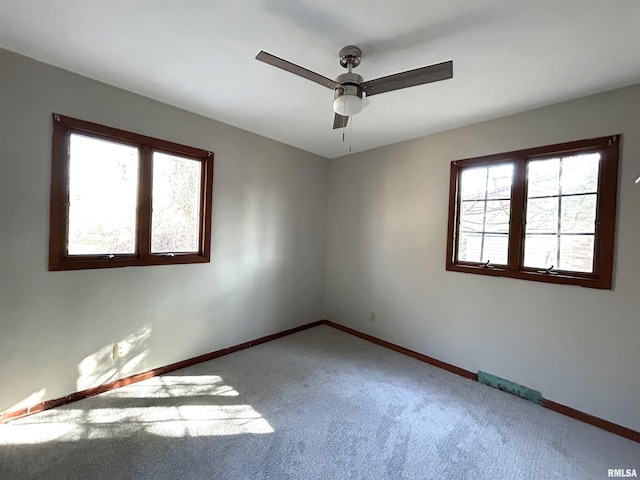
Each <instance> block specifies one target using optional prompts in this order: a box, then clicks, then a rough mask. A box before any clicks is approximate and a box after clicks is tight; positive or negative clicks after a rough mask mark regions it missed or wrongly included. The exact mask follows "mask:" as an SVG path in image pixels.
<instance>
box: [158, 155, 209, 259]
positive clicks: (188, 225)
mask: <svg viewBox="0 0 640 480" xmlns="http://www.w3.org/2000/svg"><path fill="white" fill-rule="evenodd" d="M201 179H202V164H201V162H199V161H197V160H192V159H190V158H184V157H178V156H175V155H168V154H166V153H161V152H154V153H153V184H152V189H153V192H152V209H153V210H152V215H151V252H153V253H161V252H197V251H198V250H199V244H198V239H199V231H200V198H201V194H200V185H201Z"/></svg>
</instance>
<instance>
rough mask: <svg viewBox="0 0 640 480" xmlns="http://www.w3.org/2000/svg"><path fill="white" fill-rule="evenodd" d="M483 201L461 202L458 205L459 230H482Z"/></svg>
mask: <svg viewBox="0 0 640 480" xmlns="http://www.w3.org/2000/svg"><path fill="white" fill-rule="evenodd" d="M484 205H485V202H469V201H467V202H462V203H461V205H460V231H461V232H482V229H483V227H484Z"/></svg>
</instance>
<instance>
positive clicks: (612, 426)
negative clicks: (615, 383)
mask: <svg viewBox="0 0 640 480" xmlns="http://www.w3.org/2000/svg"><path fill="white" fill-rule="evenodd" d="M322 323H324V324H325V325H329V326H330V327H333V328H337V329H338V330H342V331H343V332H347V333H350V334H351V335H355V336H356V337H360V338H362V339H364V340H368V341H369V342H372V343H375V344H376V345H380V346H383V347H385V348H388V349H390V350H393V351H396V352H399V353H402V354H404V355H407V356H409V357H412V358H415V359H416V360H420V361H422V362H425V363H428V364H430V365H434V366H436V367H439V368H442V369H444V370H447V371H449V372H451V373H455V374H456V375H460V376H462V377H465V378H468V379H470V380H474V381H477V380H478V376H477V374H475V373H473V372H471V371H469V370H465V369H464V368H460V367H456V366H455V365H451V364H450V363H446V362H443V361H441V360H437V359H435V358H433V357H429V356H427V355H423V354H422V353H418V352H414V351H413V350H409V349H408V348H404V347H401V346H399V345H396V344H395V343H391V342H387V341H386V340H381V339H380V338H377V337H374V336H372V335H369V334H367V333H363V332H360V331H358V330H354V329H353V328H349V327H345V326H344V325H340V324H339V323H335V322H332V321H331V320H324V321H323V322H322ZM541 405H542V406H543V407H545V408H548V409H549V410H553V411H554V412H557V413H560V414H562V415H566V416H567V417H571V418H574V419H576V420H579V421H581V422H584V423H588V424H589V425H593V426H594V427H598V428H600V429H602V430H606V431H607V432H611V433H614V434H616V435H620V436H621V437H625V438H628V439H629V440H633V441H634V442H638V443H640V432H638V431H636V430H632V429H630V428H627V427H623V426H622V425H618V424H617V423H613V422H610V421H608V420H605V419H603V418H599V417H594V416H593V415H589V414H588V413H585V412H581V411H580V410H576V409H574V408H571V407H567V406H566V405H562V404H561V403H556V402H553V401H551V400H548V399H546V398H543V399H542V404H541Z"/></svg>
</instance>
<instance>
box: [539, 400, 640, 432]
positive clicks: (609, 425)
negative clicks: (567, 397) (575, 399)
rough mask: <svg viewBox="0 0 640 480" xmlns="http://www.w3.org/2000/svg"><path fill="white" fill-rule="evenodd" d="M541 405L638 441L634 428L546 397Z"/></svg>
mask: <svg viewBox="0 0 640 480" xmlns="http://www.w3.org/2000/svg"><path fill="white" fill-rule="evenodd" d="M542 406H543V407H545V408H548V409H549V410H553V411H554V412H558V413H561V414H562V415H566V416H567V417H571V418H575V419H576V420H580V421H581V422H584V423H588V424H589V425H593V426H594V427H598V428H601V429H602V430H606V431H607V432H611V433H615V434H616V435H620V436H621V437H625V438H628V439H629V440H633V441H634V442H638V443H640V432H636V431H635V430H631V429H630V428H627V427H623V426H622V425H618V424H617V423H613V422H610V421H609V420H605V419H603V418H599V417H594V416H593V415H589V414H588V413H585V412H581V411H580V410H576V409H575V408H571V407H567V406H566V405H562V404H561V403H556V402H553V401H551V400H548V399H546V398H543V399H542Z"/></svg>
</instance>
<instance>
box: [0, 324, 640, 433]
mask: <svg viewBox="0 0 640 480" xmlns="http://www.w3.org/2000/svg"><path fill="white" fill-rule="evenodd" d="M319 325H328V326H330V327H333V328H336V329H338V330H342V331H343V332H346V333H349V334H351V335H355V336H356V337H359V338H362V339H364V340H367V341H369V342H372V343H375V344H376V345H380V346H382V347H385V348H388V349H390V350H393V351H395V352H398V353H401V354H403V355H407V356H409V357H411V358H415V359H416V360H420V361H422V362H425V363H428V364H430V365H433V366H436V367H438V368H442V369H443V370H447V371H449V372H451V373H455V374H456V375H460V376H462V377H465V378H468V379H470V380H474V381H477V379H478V376H477V374H475V373H473V372H471V371H469V370H465V369H464V368H460V367H457V366H455V365H451V364H450V363H446V362H443V361H441V360H438V359H436V358H433V357H429V356H428V355H423V354H422V353H418V352H415V351H413V350H409V349H408V348H404V347H401V346H399V345H396V344H395V343H391V342H387V341H386V340H382V339H380V338H377V337H374V336H373V335H369V334H366V333H363V332H360V331H358V330H354V329H353V328H349V327H345V326H344V325H340V324H339V323H335V322H332V321H330V320H318V321H316V322H311V323H307V324H305V325H300V326H298V327H294V328H290V329H288V330H284V331H282V332H278V333H273V334H271V335H267V336H264V337H260V338H257V339H255V340H251V341H249V342H244V343H240V344H238V345H234V346H232V347H228V348H223V349H221V350H216V351H214V352H210V353H205V354H204V355H199V356H197V357H193V358H189V359H187V360H182V361H180V362H176V363H172V364H171V365H165V366H164V367H158V368H154V369H153V370H148V371H146V372H142V373H137V374H135V375H131V376H129V377H125V378H121V379H119V380H115V381H113V382H110V383H105V384H103V385H99V386H97V387H93V388H88V389H86V390H82V391H79V392H74V393H72V394H70V395H67V396H65V397H61V398H56V399H54V400H47V401H45V402H42V403H39V404H37V405H34V406H32V407H28V408H21V409H19V410H13V411H9V412H4V413H2V414H0V424H2V423H7V422H9V421H11V420H16V419H18V418H21V417H26V416H28V415H32V414H34V413H37V412H42V411H43V410H48V409H50V408H54V407H59V406H61V405H65V404H67V403H72V402H77V401H78V400H82V399H83V398H87V397H91V396H93V395H98V394H99V393H104V392H108V391H109V390H114V389H116V388H120V387H124V386H125V385H130V384H132V383H136V382H140V381H142V380H146V379H148V378H151V377H155V376H158V375H162V374H164V373H168V372H172V371H174V370H179V369H181V368H186V367H190V366H191V365H195V364H197V363H201V362H206V361H209V360H213V359H214V358H218V357H222V356H223V355H228V354H230V353H234V352H238V351H240V350H244V349H246V348H249V347H253V346H255V345H260V344H262V343H266V342H270V341H272V340H276V339H278V338H281V337H285V336H287V335H291V334H293V333H297V332H301V331H302V330H307V329H309V328H313V327H317V326H319ZM542 406H543V407H545V408H548V409H549V410H553V411H554V412H557V413H560V414H562V415H566V416H568V417H571V418H574V419H576V420H579V421H581V422H584V423H588V424H590V425H593V426H595V427H598V428H601V429H602V430H606V431H608V432H611V433H614V434H616V435H620V436H621V437H625V438H628V439H629V440H633V441H634V442H638V443H640V432H638V431H635V430H632V429H630V428H627V427H623V426H622V425H618V424H616V423H613V422H610V421H608V420H604V419H603V418H599V417H595V416H593V415H589V414H588V413H585V412H581V411H580V410H576V409H574V408H571V407H567V406H566V405H562V404H560V403H556V402H553V401H551V400H547V399H546V398H543V399H542Z"/></svg>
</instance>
